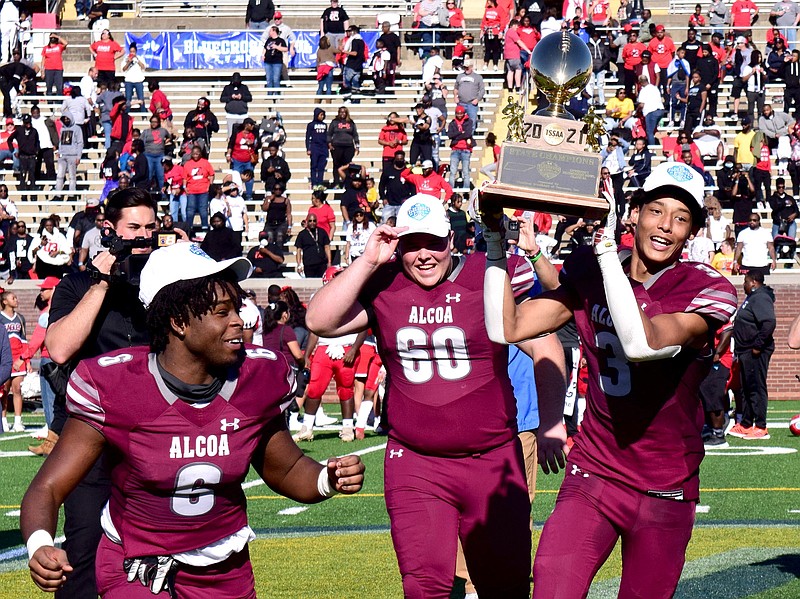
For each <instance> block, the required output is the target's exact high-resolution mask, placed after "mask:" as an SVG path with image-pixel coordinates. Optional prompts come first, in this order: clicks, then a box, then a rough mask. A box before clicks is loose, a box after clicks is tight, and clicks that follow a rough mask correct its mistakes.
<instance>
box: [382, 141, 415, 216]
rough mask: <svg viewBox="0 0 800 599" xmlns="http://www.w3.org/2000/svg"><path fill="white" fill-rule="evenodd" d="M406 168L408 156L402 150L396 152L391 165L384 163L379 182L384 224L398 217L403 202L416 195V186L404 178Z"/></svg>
mask: <svg viewBox="0 0 800 599" xmlns="http://www.w3.org/2000/svg"><path fill="white" fill-rule="evenodd" d="M406 166H407V165H406V154H405V152H403V151H402V150H397V151H395V153H394V156H393V157H392V162H391V163H388V164H387V163H384V166H383V171H382V172H381V178H380V181H379V182H378V195H379V196H380V198H381V199H382V200H383V214H382V217H381V218H382V221H383V223H384V224H385V223H386V221H388V220H389V218H391V217H396V216H397V212H398V211H399V210H400V206H402V205H403V202H404V201H405V200H406V199H408V198H410V197H411V196H412V195H414V185H413V184H412V183H411V182H410V181H406V180H405V179H404V178H403V172H404V171H405V170H406Z"/></svg>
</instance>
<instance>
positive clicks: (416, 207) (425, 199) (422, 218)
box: [397, 193, 450, 237]
mask: <svg viewBox="0 0 800 599" xmlns="http://www.w3.org/2000/svg"><path fill="white" fill-rule="evenodd" d="M397 226H398V228H399V227H408V229H407V230H405V231H403V232H402V233H400V234H399V236H400V237H402V236H403V235H412V234H414V233H427V234H428V235H433V236H434V237H447V236H448V235H450V221H449V220H448V219H447V214H446V213H445V210H444V206H443V205H442V202H441V201H440V200H439V198H435V197H433V196H431V195H428V194H425V193H418V194H417V195H413V196H411V197H410V198H408V199H407V200H406V201H405V202H403V205H402V206H400V211H399V212H398V213H397Z"/></svg>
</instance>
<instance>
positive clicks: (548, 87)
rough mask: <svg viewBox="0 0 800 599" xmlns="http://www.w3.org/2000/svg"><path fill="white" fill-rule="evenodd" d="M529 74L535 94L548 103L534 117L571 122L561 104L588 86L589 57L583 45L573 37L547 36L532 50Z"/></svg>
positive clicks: (558, 34)
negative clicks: (549, 117) (542, 96)
mask: <svg viewBox="0 0 800 599" xmlns="http://www.w3.org/2000/svg"><path fill="white" fill-rule="evenodd" d="M531 74H532V76H533V80H534V81H535V82H536V86H537V87H538V88H539V91H541V92H542V93H543V94H544V95H545V97H546V98H547V100H548V101H549V102H550V105H549V106H547V107H546V108H543V109H542V110H539V111H538V112H537V113H536V114H537V115H539V116H551V117H552V116H555V117H561V118H565V119H572V120H574V117H573V116H572V115H571V114H570V113H569V112H567V110H566V108H564V104H566V103H567V102H569V100H570V99H571V98H572V97H574V96H576V95H578V94H579V93H581V91H583V89H584V88H585V87H586V84H587V83H588V82H589V77H590V76H591V74H592V54H591V52H589V48H588V46H587V45H586V43H585V42H584V41H583V40H581V38H579V37H578V36H577V35H575V34H574V33H570V32H569V31H562V32H561V33H551V34H550V35H548V36H546V37H544V38H543V39H542V40H541V41H540V42H539V43H538V44H536V47H535V48H534V49H533V53H532V54H531Z"/></svg>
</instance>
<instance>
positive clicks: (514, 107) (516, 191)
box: [482, 31, 609, 218]
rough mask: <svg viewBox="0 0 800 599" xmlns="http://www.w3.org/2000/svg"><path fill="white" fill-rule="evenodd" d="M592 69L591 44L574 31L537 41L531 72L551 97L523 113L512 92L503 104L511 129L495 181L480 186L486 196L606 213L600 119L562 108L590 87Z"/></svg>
mask: <svg viewBox="0 0 800 599" xmlns="http://www.w3.org/2000/svg"><path fill="white" fill-rule="evenodd" d="M591 72H592V56H591V53H590V52H589V48H588V47H587V46H586V44H585V43H584V42H583V41H582V40H581V39H580V38H579V37H577V36H576V35H574V34H572V33H570V32H568V31H562V32H561V33H560V34H555V33H553V34H550V35H548V36H546V37H545V38H544V39H542V40H541V41H540V42H539V43H538V44H536V47H535V48H534V50H533V54H532V55H531V73H532V77H533V80H534V81H535V82H536V85H537V86H538V88H539V90H540V91H541V92H542V93H543V94H544V95H545V97H546V98H547V99H548V101H549V102H550V104H549V106H547V107H546V108H544V109H541V110H539V111H538V112H536V114H535V115H526V114H525V108H524V107H523V106H522V105H520V104H518V103H517V102H515V101H514V100H513V99H509V103H508V105H507V106H506V107H505V108H504V109H503V115H504V118H507V119H508V120H509V127H508V130H509V137H508V141H506V142H505V143H504V144H503V147H502V148H501V151H500V161H499V165H498V171H497V181H495V182H494V183H490V184H488V185H486V186H485V187H484V188H483V189H482V195H483V197H484V198H485V199H487V200H491V201H492V202H494V203H496V204H499V205H500V206H503V207H504V208H515V209H517V208H518V209H523V210H534V211H538V212H553V213H556V214H564V215H571V216H579V217H586V218H601V217H602V216H603V215H605V214H606V213H608V209H609V206H608V202H607V201H606V200H604V199H602V198H599V197H597V196H598V187H599V182H600V164H601V162H602V160H601V159H600V155H599V149H600V148H599V141H598V139H599V136H600V135H603V134H604V133H605V132H604V130H603V128H602V119H601V118H600V116H599V115H595V114H594V111H590V113H589V114H588V115H587V116H586V117H585V118H584V119H583V120H581V121H576V120H575V119H574V117H573V116H572V115H571V114H570V113H568V112H567V111H566V109H565V108H564V104H565V103H566V102H568V101H569V100H570V98H572V97H573V96H575V95H577V94H579V93H581V91H582V90H583V89H584V88H585V87H586V83H587V82H588V81H589V77H590V75H591ZM587 145H588V146H590V148H589V150H590V151H587Z"/></svg>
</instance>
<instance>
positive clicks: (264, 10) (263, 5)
mask: <svg viewBox="0 0 800 599" xmlns="http://www.w3.org/2000/svg"><path fill="white" fill-rule="evenodd" d="M274 15H275V4H274V3H273V2H272V0H250V1H249V2H248V3H247V11H246V12H245V15H244V26H245V27H247V28H248V29H258V30H262V29H266V28H267V25H268V24H269V22H270V21H271V20H272V17H273V16H274Z"/></svg>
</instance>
